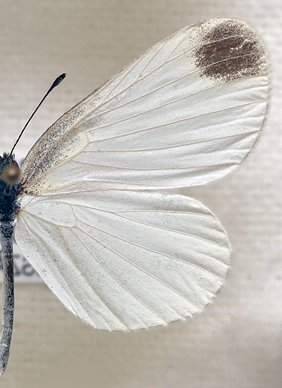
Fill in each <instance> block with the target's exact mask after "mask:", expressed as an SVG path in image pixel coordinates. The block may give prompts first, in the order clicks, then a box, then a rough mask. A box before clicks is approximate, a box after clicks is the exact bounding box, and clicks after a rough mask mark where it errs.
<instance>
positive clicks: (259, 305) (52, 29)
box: [0, 0, 282, 388]
mask: <svg viewBox="0 0 282 388" xmlns="http://www.w3.org/2000/svg"><path fill="white" fill-rule="evenodd" d="M222 16H228V17H236V18H239V19H243V20H245V21H247V22H248V23H249V24H250V25H251V26H252V27H253V28H254V29H255V30H256V31H257V33H258V34H259V35H260V37H261V39H262V40H263V41H264V43H265V46H266V48H267V51H268V54H269V61H270V67H271V70H272V73H271V78H272V91H271V95H272V96H271V103H270V109H269V112H268V119H267V122H266V125H265V127H264V130H263V133H262V136H261V139H260V141H259V143H258V144H257V146H256V147H255V149H254V150H253V151H252V153H251V154H250V155H249V157H248V159H247V161H245V163H243V164H242V166H240V168H239V169H238V170H237V171H236V172H234V173H233V174H231V175H230V176H228V177H226V178H224V179H222V180H220V181H218V182H216V183H213V184H210V185H207V186H205V187H198V188H193V189H189V190H188V189H187V190H186V191H185V192H186V193H187V194H189V195H191V196H193V197H196V198H197V199H199V200H201V201H203V202H204V204H205V205H207V206H208V207H210V209H212V211H214V212H215V214H216V215H217V216H218V218H219V219H220V220H221V221H222V223H223V225H224V226H225V228H226V230H227V231H228V234H229V237H230V241H231V244H232V248H233V254H232V266H231V269H230V271H229V273H228V276H227V279H226V284H225V287H224V288H223V289H222V290H221V292H220V293H219V294H218V296H217V298H216V299H215V300H214V303H213V304H212V305H209V306H208V307H207V308H206V309H205V310H204V312H203V313H202V314H200V315H198V316H196V317H195V318H193V319H189V320H187V321H186V322H181V323H175V324H172V325H170V326H169V327H168V328H166V329H163V328H156V329H153V330H148V331H141V332H137V333H130V334H124V333H120V334H119V333H118V334H110V333H107V332H99V331H95V330H93V329H91V328H88V327H87V326H85V325H84V324H83V323H81V322H80V321H79V320H78V319H77V318H75V317H74V316H72V315H71V314H70V313H69V312H67V311H66V309H65V308H64V307H63V305H62V304H61V303H60V302H59V301H58V300H57V299H56V297H55V296H54V295H53V294H52V292H51V291H50V290H49V289H47V287H46V286H45V285H44V284H18V285H16V313H15V330H14V335H13V342H12V348H11V358H10V363H9V366H8V369H7V372H6V375H5V376H4V377H2V378H1V380H0V387H1V388H18V387H20V388H33V387H36V388H41V387H43V388H47V387H52V388H56V387H60V388H61V387H70V388H74V387H80V388H88V387H91V388H92V387H102V388H103V387H106V388H108V387H115V388H116V387H117V388H119V387H123V388H129V387H130V388H131V387H147V388H160V387H165V388H171V387H179V388H190V387H193V388H194V387H195V388H197V387H208V388H209V387H217V388H221V387H223V388H225V387H228V388H233V387H236V388H237V387H240V388H241V387H244V388H261V387H271V388H272V387H277V388H280V387H281V386H282V372H281V363H282V325H281V323H282V230H281V224H282V214H281V213H282V195H281V193H282V163H281V162H282V156H281V155H282V153H281V151H282V150H281V143H282V140H281V139H282V131H281V120H282V117H281V116H282V114H281V106H282V82H281V81H282V77H281V76H282V70H281V69H282V3H281V1H280V0H236V1H235V0H234V1H227V0H206V1H204V0H201V1H196V0H165V1H161V0H142V1H141V0H140V1H132V0H131V1H130V0H123V1H118V0H111V1H107V0H104V1H102V0H95V1H93V0H87V1H73V0H45V1H44V2H39V1H38V0H25V1H24V0H1V10H0V101H1V104H0V116H1V117H0V121H1V130H0V131H1V141H0V144H1V152H3V151H9V150H10V148H11V146H12V144H13V142H14V140H15V139H16V137H17V135H18V133H19V131H20V129H21V127H22V126H23V125H24V123H25V120H26V119H27V117H28V116H29V114H30V112H31V111H32V109H33V108H34V107H35V105H36V104H37V102H38V101H39V99H40V98H41V96H42V95H43V93H44V92H45V91H46V89H47V88H48V87H49V84H50V83H51V82H52V80H53V78H55V76H57V75H58V74H60V73H62V72H67V73H68V77H67V79H66V80H65V81H64V83H63V84H62V85H61V86H60V87H59V88H58V89H57V90H56V91H54V93H53V95H52V96H50V98H49V99H48V101H47V102H46V103H45V105H44V106H43V107H42V109H41V111H40V112H39V113H38V115H37V116H36V118H35V119H34V121H33V123H32V124H31V125H30V127H29V129H28V131H27V132H26V133H25V135H24V137H23V139H22V141H21V142H20V144H19V146H18V148H17V152H26V151H27V150H28V149H29V148H30V147H31V146H32V144H33V143H34V142H35V140H36V139H37V138H38V136H39V135H40V134H41V133H42V132H43V131H44V130H45V129H46V128H47V127H48V126H49V125H50V124H51V123H52V122H53V121H54V120H55V119H56V118H58V117H59V116H60V115H61V114H62V113H63V112H64V111H65V110H67V109H69V108H70V107H71V106H72V105H74V104H75V103H76V102H78V101H79V100H80V99H82V98H83V97H84V96H86V95H87V94H89V93H90V92H92V91H93V90H94V89H95V88H96V87H98V86H99V85H100V84H101V83H102V82H104V81H105V80H106V79H107V78H108V77H110V76H111V75H112V74H114V73H115V72H116V71H118V70H120V69H121V68H122V67H123V66H124V65H126V64H127V63H128V62H129V61H131V60H133V59H134V57H135V56H137V55H138V54H141V53H142V52H143V51H144V50H146V49H147V48H149V47H150V46H152V45H153V44H154V43H156V42H158V41H159V40H161V39H163V38H164V37H166V36H168V35H170V34H171V33H173V32H175V31H177V30H178V29H180V28H182V27H184V26H186V25H189V24H191V23H194V22H197V21H199V20H202V19H206V18H211V17H222Z"/></svg>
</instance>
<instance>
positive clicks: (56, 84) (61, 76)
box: [50, 73, 67, 90]
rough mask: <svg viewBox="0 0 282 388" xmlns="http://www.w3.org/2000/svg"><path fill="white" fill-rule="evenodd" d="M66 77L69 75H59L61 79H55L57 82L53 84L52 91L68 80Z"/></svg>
mask: <svg viewBox="0 0 282 388" xmlns="http://www.w3.org/2000/svg"><path fill="white" fill-rule="evenodd" d="M66 75H67V73H63V74H61V75H59V77H57V78H56V79H55V81H54V82H53V84H52V86H51V88H50V89H51V90H52V89H54V88H55V87H56V86H58V85H59V84H60V83H61V82H62V81H63V79H65V78H66Z"/></svg>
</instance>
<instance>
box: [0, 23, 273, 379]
mask: <svg viewBox="0 0 282 388" xmlns="http://www.w3.org/2000/svg"><path fill="white" fill-rule="evenodd" d="M267 94H268V69H267V60H266V54H265V51H264V49H263V46H262V44H261V42H260V40H259V39H258V37H257V35H256V34H255V33H254V32H253V31H252V30H251V29H250V28H249V27H248V26H247V25H246V24H245V23H244V22H241V21H238V20H235V19H211V20H206V21H203V22H200V23H197V24H194V25H192V26H189V27H186V28H184V29H182V30H180V31H178V32H177V33H175V34H174V35H172V36H170V37H168V38H167V39H165V40H163V41H161V42H160V43H158V44H156V45H155V46H153V47H152V48H150V49H149V50H148V51H147V52H145V53H144V54H143V55H141V56H140V57H138V58H137V59H135V60H134V61H133V62H132V63H131V64H129V65H128V66H127V67H125V69H124V70H122V71H121V72H119V73H118V74H116V75H115V76H113V77H112V78H111V79H110V80H109V81H107V82H106V83H105V84H103V85H102V86H101V87H100V88H99V89H97V90H95V91H94V92H93V93H92V94H90V95H89V96H88V97H87V98H85V99H84V100H83V101H81V102H80V103H79V104H77V105H76V106H74V107H73V108H72V109H71V110H70V111H68V112H67V113H65V114H64V115H63V116H62V117H61V118H59V119H58V120H57V121H56V122H55V123H54V124H53V125H52V126H51V127H50V128H49V129H48V130H47V131H46V132H45V133H44V134H43V135H42V136H41V137H40V138H39V140H38V141H37V142H36V143H35V145H34V146H33V147H32V148H31V150H30V151H29V153H28V155H27V157H26V159H25V160H24V163H23V166H22V168H21V170H20V169H19V167H18V165H17V163H16V162H15V159H14V155H13V154H12V152H11V153H9V154H3V157H1V160H0V177H1V179H0V189H1V191H0V194H1V195H0V220H1V238H2V248H3V260H4V270H5V278H6V279H5V281H4V283H3V287H4V289H3V290H4V296H3V298H4V313H3V314H4V315H3V328H2V337H1V347H0V360H1V368H0V369H1V371H2V373H3V371H4V369H5V367H6V365H7V361H8V356H9V346H10V341H11V334H12V324H13V262H12V236H13V230H14V223H15V222H14V221H15V220H16V225H15V238H16V241H17V243H18V245H19V247H20V249H21V251H22V253H23V254H24V256H25V257H26V258H27V259H28V260H29V262H30V263H31V264H32V265H33V267H34V268H35V269H36V270H37V272H38V273H39V275H40V276H41V277H42V279H43V280H44V281H45V282H46V284H47V285H48V286H49V287H50V289H51V290H52V291H53V292H54V293H55V295H57V297H58V298H59V299H60V300H61V302H62V303H63V304H64V305H65V306H66V307H67V309H69V310H70V311H71V312H72V313H73V314H75V315H76V316H78V317H79V318H81V319H82V321H84V322H85V323H87V324H89V325H90V326H93V327H94V328H97V329H103V330H110V331H112V330H125V331H126V330H137V329H142V328H149V327H152V326H158V325H167V324H168V323H170V322H172V321H177V320H180V319H185V318H186V317H189V316H192V315H194V314H196V313H198V312H200V311H201V310H202V309H203V308H204V307H205V306H206V305H207V304H208V303H209V302H210V301H211V299H212V298H213V297H214V295H215V294H216V293H217V291H218V290H219V289H220V287H221V285H222V283H223V281H224V278H225V276H226V273H227V271H228V267H229V260H230V245H229V241H228V237H227V234H226V232H225V230H224V228H223V226H222V225H221V223H220V222H219V220H218V219H217V218H216V216H215V215H214V214H213V213H212V212H211V211H210V210H209V209H208V208H207V207H205V206H204V205H203V204H202V203H200V202H199V201H197V200H195V199H193V198H189V197H186V196H181V195H176V194H168V193H164V192H162V193H161V192H157V190H158V189H171V188H180V187H189V186H195V185H203V184H206V183H209V182H212V181H214V180H216V179H219V178H221V177H223V176H225V175H226V174H228V173H229V172H231V171H232V170H233V169H234V168H235V167H236V166H237V165H238V164H239V163H240V162H241V161H242V160H243V159H244V158H245V157H246V155H247V154H248V153H249V151H250V149H251V148H252V146H253V145H254V143H255V141H256V139H257V137H258V134H259V131H260V129H261V127H262V124H263V121H264V117H265V114H266V108H267Z"/></svg>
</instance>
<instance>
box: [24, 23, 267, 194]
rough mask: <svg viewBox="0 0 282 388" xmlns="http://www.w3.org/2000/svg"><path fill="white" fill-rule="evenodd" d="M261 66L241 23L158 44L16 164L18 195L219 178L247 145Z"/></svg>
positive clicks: (262, 91)
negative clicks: (20, 169) (18, 168)
mask: <svg viewBox="0 0 282 388" xmlns="http://www.w3.org/2000/svg"><path fill="white" fill-rule="evenodd" d="M267 91H268V79H267V63H266V56H265V52H264V50H263V47H262V45H261V43H260V41H259V40H258V38H257V36H256V35H255V33H254V32H253V31H252V30H251V29H250V28H249V27H248V26H247V25H246V24H245V23H243V22H239V21H237V20H230V19H212V20H208V21H205V22H203V23H199V24H196V25H193V26H191V27H187V28H184V29H183V30H181V31H179V32H177V33H176V34H174V35H172V36H171V37H169V38H167V39H165V40H163V41H162V42H160V43H158V44H157V45H155V46H154V47H152V48H151V49H150V50H148V51H147V52H146V53H145V54H143V55H141V56H140V57H139V58H137V59H136V60H135V61H134V62H133V63H131V64H130V65H129V66H127V67H126V68H125V69H124V70H123V71H122V72H120V73H118V74H117V75H116V76H114V77H113V78H112V79H111V80H109V81H108V82H107V83H106V84H105V85H104V86H102V87H101V88H100V89H98V90H97V91H95V92H94V93H93V94H91V95H90V96H89V97H87V98H86V99H85V100H84V101H82V102H81V103H80V104H78V105H77V106H75V107H74V108H73V109H71V110H70V111H69V112H67V113H66V114H65V115H64V116H62V117H61V118H60V119H59V120H58V121H57V122H56V123H55V124H54V125H53V126H52V127H51V128H49V129H48V130H47V131H46V132H45V133H44V134H43V136H42V137H41V138H40V139H39V140H38V142H37V143H36V144H35V146H34V147H33V148H32V150H31V151H30V153H29V155H28V156H27V158H26V161H25V162H24V165H23V188H24V191H25V192H26V193H35V192H36V193H41V194H44V193H47V194H49V193H50V192H51V190H53V192H56V193H63V192H71V191H74V190H79V191H81V190H89V189H92V190H105V189H140V188H147V189H148V188H161V187H166V188H170V187H183V186H191V185H198V184H203V183H207V182H210V181H212V180H214V179H217V178H220V177H222V176H223V175H225V174H227V173H229V172H230V171H231V170H232V169H233V168H234V167H235V166H236V165H238V164H239V163H240V162H241V161H242V160H243V159H244V157H245V156H246V155H247V154H248V152H249V150H250V148H251V147H252V146H253V144H254V142H255V140H256V139H257V136H258V132H259V130H260V128H261V126H262V123H263V120H264V116H265V111H266V106H267Z"/></svg>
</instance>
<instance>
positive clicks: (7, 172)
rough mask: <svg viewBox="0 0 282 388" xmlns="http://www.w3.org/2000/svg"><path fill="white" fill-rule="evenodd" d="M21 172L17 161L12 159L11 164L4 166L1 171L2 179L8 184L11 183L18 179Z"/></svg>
mask: <svg viewBox="0 0 282 388" xmlns="http://www.w3.org/2000/svg"><path fill="white" fill-rule="evenodd" d="M20 176H21V173H20V168H19V166H18V163H17V162H16V161H14V160H13V161H12V164H10V165H9V166H7V167H5V168H4V170H3V173H2V179H3V181H4V182H6V183H7V184H9V185H13V184H15V183H17V182H18V181H19V179H20Z"/></svg>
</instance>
